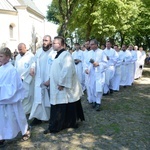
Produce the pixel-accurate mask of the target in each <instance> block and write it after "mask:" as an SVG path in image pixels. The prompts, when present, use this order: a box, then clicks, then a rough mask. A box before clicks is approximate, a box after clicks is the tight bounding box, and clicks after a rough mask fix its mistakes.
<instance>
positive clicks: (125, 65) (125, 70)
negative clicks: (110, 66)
mask: <svg viewBox="0 0 150 150" xmlns="http://www.w3.org/2000/svg"><path fill="white" fill-rule="evenodd" d="M120 53H121V55H122V56H123V62H122V65H121V80H120V85H121V86H127V85H130V84H129V74H130V70H129V69H130V63H131V60H132V55H131V53H130V52H129V50H125V51H120Z"/></svg>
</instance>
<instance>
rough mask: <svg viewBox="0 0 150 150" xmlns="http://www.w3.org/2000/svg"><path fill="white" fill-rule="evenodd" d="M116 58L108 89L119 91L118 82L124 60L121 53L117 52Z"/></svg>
mask: <svg viewBox="0 0 150 150" xmlns="http://www.w3.org/2000/svg"><path fill="white" fill-rule="evenodd" d="M117 54H118V58H117V62H116V64H115V74H114V76H113V78H112V80H111V85H110V89H112V90H115V91H119V86H120V80H121V65H122V62H123V59H124V56H123V53H122V52H120V51H119V52H117Z"/></svg>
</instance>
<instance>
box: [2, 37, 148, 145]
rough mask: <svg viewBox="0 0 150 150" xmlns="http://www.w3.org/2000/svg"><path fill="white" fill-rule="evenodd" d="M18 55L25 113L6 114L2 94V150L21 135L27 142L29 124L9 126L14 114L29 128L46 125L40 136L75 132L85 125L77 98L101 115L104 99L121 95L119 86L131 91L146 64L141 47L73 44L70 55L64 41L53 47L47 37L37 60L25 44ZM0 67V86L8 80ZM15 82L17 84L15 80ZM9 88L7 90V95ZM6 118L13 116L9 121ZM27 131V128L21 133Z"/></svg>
mask: <svg viewBox="0 0 150 150" xmlns="http://www.w3.org/2000/svg"><path fill="white" fill-rule="evenodd" d="M18 52H19V53H18V55H17V56H16V59H15V63H14V67H15V69H16V70H17V73H18V74H19V76H20V79H21V84H23V89H24V90H25V94H24V96H22V99H21V102H22V106H23V110H24V112H21V111H19V114H17V112H16V109H18V108H13V109H12V108H10V109H12V110H10V109H9V108H8V107H7V108H4V105H3V104H5V105H6V103H3V100H4V99H7V97H9V96H7V94H8V95H9V93H6V92H5V93H6V94H4V93H0V94H1V95H0V107H3V109H0V116H1V117H2V118H3V121H4V122H2V123H1V125H0V128H3V129H4V126H6V123H7V126H6V128H7V129H5V131H4V132H3V131H2V130H0V142H1V143H0V144H1V145H2V144H3V143H4V140H6V139H12V138H14V137H15V136H16V135H17V134H18V132H19V131H21V132H22V134H23V135H25V136H24V138H23V140H27V139H28V138H29V136H30V134H27V131H29V126H28V123H27V121H24V119H23V118H21V117H18V118H19V119H21V120H20V121H18V122H19V124H20V125H18V124H17V123H14V122H13V121H14V120H13V119H14V116H16V114H17V116H19V115H20V116H21V115H22V116H23V113H25V114H26V116H28V119H29V120H31V123H30V126H36V125H39V124H41V123H42V122H43V121H49V125H48V129H46V130H45V131H44V134H47V133H56V132H59V131H61V130H62V129H65V128H69V127H72V128H77V127H78V122H77V121H78V120H79V119H80V120H81V121H83V120H84V114H83V110H82V105H81V102H80V100H81V99H80V98H81V96H82V95H83V94H85V93H86V94H87V100H88V103H89V104H91V105H89V107H91V109H95V110H96V111H100V110H101V100H102V96H104V95H109V94H111V93H113V92H114V91H119V88H120V86H123V87H127V86H132V84H133V82H134V79H138V78H140V77H141V76H142V71H143V67H144V61H145V58H146V54H145V52H144V51H143V48H142V47H139V49H138V47H137V46H134V47H133V46H132V45H129V46H128V47H127V46H126V45H122V47H121V48H119V47H118V45H114V46H112V45H111V42H109V41H106V44H105V45H102V46H101V49H100V48H99V43H98V41H97V40H96V39H92V40H90V41H86V42H85V43H84V44H83V45H82V46H80V44H79V43H75V50H74V51H71V50H66V46H65V41H64V39H63V38H62V37H59V36H58V37H55V38H54V40H53V41H51V37H50V36H49V35H45V36H44V37H43V45H42V47H41V48H40V49H38V50H37V52H36V54H35V55H34V54H33V53H32V52H31V51H28V50H27V49H26V45H25V44H24V43H20V44H19V45H18ZM0 54H1V52H0ZM9 63H10V62H9ZM4 66H6V64H2V66H1V67H0V71H1V70H2V69H3V70H2V71H3V75H1V74H0V77H1V79H0V82H4V80H8V79H10V78H11V77H8V78H7V79H5V76H6V74H4V73H5V72H4V70H5V68H4ZM6 73H7V72H6ZM7 75H8V73H7ZM2 77H3V81H2ZM13 80H14V82H15V80H17V79H15V78H14V79H13ZM9 82H10V83H11V82H13V81H9ZM12 84H13V83H12ZM3 85H4V84H3ZM8 88H9V86H7V88H6V91H7V89H8ZM10 88H12V87H10ZM16 88H17V87H16ZM0 89H2V83H0ZM9 90H10V91H11V90H12V89H9ZM16 90H17V89H16ZM8 92H9V91H8ZM3 94H4V95H5V97H4V96H3ZM15 97H17V96H16V95H15V92H14V95H12V97H10V100H11V99H12V98H15ZM8 104H12V103H11V102H10V103H8ZM2 105H3V106H2ZM19 107H20V106H19ZM7 109H8V111H7ZM20 109H21V108H20ZM8 112H9V113H10V114H11V116H10V118H11V119H10V118H9V119H10V120H9V121H8V120H7V115H8V114H7V113H8ZM14 112H15V113H14ZM15 119H16V118H15ZM6 120H7V121H6ZM20 122H22V123H20ZM23 124H24V125H23ZM25 125H26V127H24V128H23V126H25ZM21 126H22V127H21ZM12 128H14V130H12Z"/></svg>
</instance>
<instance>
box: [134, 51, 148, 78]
mask: <svg viewBox="0 0 150 150" xmlns="http://www.w3.org/2000/svg"><path fill="white" fill-rule="evenodd" d="M145 58H146V53H145V51H139V50H138V51H137V61H136V63H135V64H136V65H135V66H136V69H135V76H134V79H138V78H140V77H141V76H142V72H143V68H144V63H145Z"/></svg>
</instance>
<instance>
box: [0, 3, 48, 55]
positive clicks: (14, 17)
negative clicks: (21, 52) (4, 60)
mask: <svg viewBox="0 0 150 150" xmlns="http://www.w3.org/2000/svg"><path fill="white" fill-rule="evenodd" d="M44 34H45V16H44V15H43V14H42V13H41V12H40V10H39V9H38V8H37V7H36V5H35V4H34V2H33V1H32V0H0V47H5V46H7V47H9V48H10V49H11V51H12V52H14V51H15V49H17V46H18V44H19V43H25V44H26V46H27V48H28V49H30V48H31V49H32V50H33V51H34V50H35V49H36V48H37V47H39V46H40V45H41V42H42V38H43V36H44Z"/></svg>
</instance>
